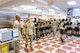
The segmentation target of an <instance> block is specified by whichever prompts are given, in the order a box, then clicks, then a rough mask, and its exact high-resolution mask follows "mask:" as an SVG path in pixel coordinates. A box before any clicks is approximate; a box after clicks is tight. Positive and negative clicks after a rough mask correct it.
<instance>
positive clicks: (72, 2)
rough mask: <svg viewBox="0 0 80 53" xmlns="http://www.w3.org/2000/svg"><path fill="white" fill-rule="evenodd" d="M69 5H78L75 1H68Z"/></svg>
mask: <svg viewBox="0 0 80 53" xmlns="http://www.w3.org/2000/svg"><path fill="white" fill-rule="evenodd" d="M67 3H68V5H76V2H75V1H68V2H67Z"/></svg>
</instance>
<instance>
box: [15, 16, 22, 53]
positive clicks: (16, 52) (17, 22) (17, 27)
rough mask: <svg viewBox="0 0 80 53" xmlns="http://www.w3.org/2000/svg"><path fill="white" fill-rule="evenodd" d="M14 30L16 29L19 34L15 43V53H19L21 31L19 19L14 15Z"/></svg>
mask: <svg viewBox="0 0 80 53" xmlns="http://www.w3.org/2000/svg"><path fill="white" fill-rule="evenodd" d="M14 29H18V33H19V39H18V40H17V41H15V53H19V45H20V38H21V32H20V31H21V30H20V17H19V16H18V15H16V20H15V22H14Z"/></svg>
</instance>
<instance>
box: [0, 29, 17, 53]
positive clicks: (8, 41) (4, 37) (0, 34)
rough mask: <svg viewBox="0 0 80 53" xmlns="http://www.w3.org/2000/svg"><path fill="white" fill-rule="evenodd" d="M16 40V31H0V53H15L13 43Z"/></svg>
mask: <svg viewBox="0 0 80 53" xmlns="http://www.w3.org/2000/svg"><path fill="white" fill-rule="evenodd" d="M17 40H18V30H17V29H0V53H15V41H17ZM11 51H12V52H11Z"/></svg>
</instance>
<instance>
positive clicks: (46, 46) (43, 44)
mask: <svg viewBox="0 0 80 53" xmlns="http://www.w3.org/2000/svg"><path fill="white" fill-rule="evenodd" d="M20 43H21V44H20V53H80V37H68V38H65V43H61V41H60V40H56V39H54V38H53V37H52V36H50V35H49V36H46V37H44V38H43V39H40V40H38V41H33V49H34V51H32V52H30V51H29V52H25V51H24V47H25V41H24V40H23V39H21V41H20Z"/></svg>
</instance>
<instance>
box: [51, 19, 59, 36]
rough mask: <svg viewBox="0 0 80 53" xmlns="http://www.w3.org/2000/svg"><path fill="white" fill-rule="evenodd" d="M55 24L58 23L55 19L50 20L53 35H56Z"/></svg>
mask: <svg viewBox="0 0 80 53" xmlns="http://www.w3.org/2000/svg"><path fill="white" fill-rule="evenodd" d="M57 24H58V23H57V22H56V19H54V21H52V31H53V35H54V37H55V36H56V30H57Z"/></svg>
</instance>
